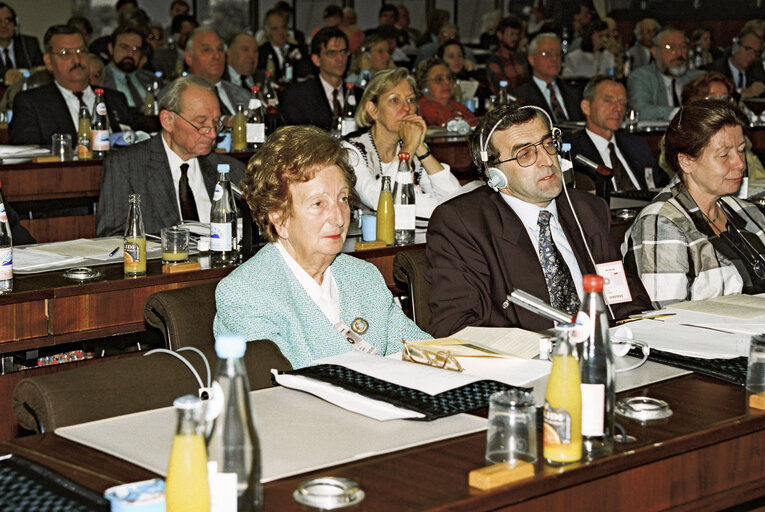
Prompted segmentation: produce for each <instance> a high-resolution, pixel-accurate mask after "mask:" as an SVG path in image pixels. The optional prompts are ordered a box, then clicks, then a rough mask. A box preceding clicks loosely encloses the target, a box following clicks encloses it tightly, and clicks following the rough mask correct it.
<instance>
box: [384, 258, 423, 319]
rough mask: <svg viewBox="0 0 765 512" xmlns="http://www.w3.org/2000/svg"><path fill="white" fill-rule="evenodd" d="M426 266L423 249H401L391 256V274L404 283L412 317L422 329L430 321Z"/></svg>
mask: <svg viewBox="0 0 765 512" xmlns="http://www.w3.org/2000/svg"><path fill="white" fill-rule="evenodd" d="M427 268H428V261H427V259H426V258H425V249H412V250H407V251H401V252H399V253H397V254H396V256H395V257H394V258H393V276H394V277H395V278H396V279H397V280H398V281H400V282H402V283H406V285H407V287H408V289H409V299H410V300H411V303H412V318H413V319H414V323H416V324H417V326H418V327H419V328H420V329H422V330H423V331H424V330H425V329H426V328H427V326H428V322H430V306H429V305H428V296H429V295H430V283H428V282H427V281H426V280H425V271H426V270H427Z"/></svg>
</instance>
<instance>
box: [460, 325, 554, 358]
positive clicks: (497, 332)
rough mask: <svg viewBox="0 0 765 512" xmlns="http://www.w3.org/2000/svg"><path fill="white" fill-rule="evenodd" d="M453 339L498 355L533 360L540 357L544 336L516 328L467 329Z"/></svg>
mask: <svg viewBox="0 0 765 512" xmlns="http://www.w3.org/2000/svg"><path fill="white" fill-rule="evenodd" d="M451 337H452V338H457V339H460V340H462V341H467V342H470V343H474V344H475V345H478V346H480V347H485V348H488V349H490V350H493V351H495V352H497V353H498V354H505V355H511V356H516V357H521V358H524V359H531V358H533V357H536V356H538V355H539V338H542V337H543V336H541V335H539V334H538V333H535V332H531V331H527V330H525V329H519V328H516V327H465V328H464V329H462V330H461V331H459V332H456V333H454V334H453V335H452V336H451Z"/></svg>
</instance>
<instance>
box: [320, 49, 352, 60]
mask: <svg viewBox="0 0 765 512" xmlns="http://www.w3.org/2000/svg"><path fill="white" fill-rule="evenodd" d="M322 53H323V54H324V55H325V56H327V57H328V58H330V59H334V58H335V57H337V56H338V55H340V56H341V57H347V56H349V55H350V54H351V52H350V51H349V50H348V49H345V50H322Z"/></svg>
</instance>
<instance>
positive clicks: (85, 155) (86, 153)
mask: <svg viewBox="0 0 765 512" xmlns="http://www.w3.org/2000/svg"><path fill="white" fill-rule="evenodd" d="M89 146H90V141H89V140H87V139H85V140H81V141H80V142H79V144H77V158H79V159H80V160H90V159H91V158H93V152H92V151H91V150H90V147H89Z"/></svg>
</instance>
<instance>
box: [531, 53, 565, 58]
mask: <svg viewBox="0 0 765 512" xmlns="http://www.w3.org/2000/svg"><path fill="white" fill-rule="evenodd" d="M534 55H539V56H540V57H542V58H545V59H562V58H563V54H562V53H561V52H537V53H535V54H534Z"/></svg>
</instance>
